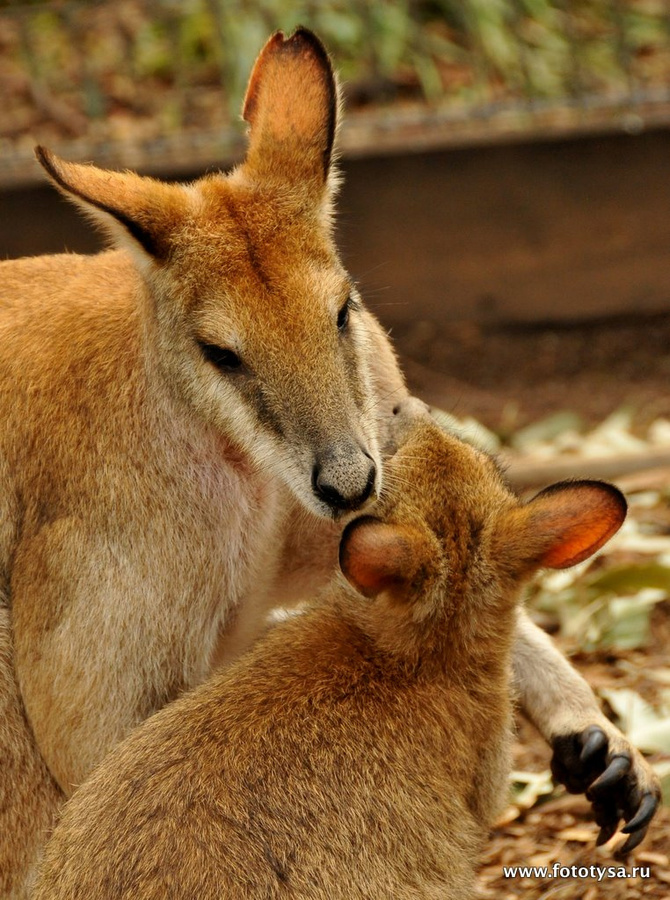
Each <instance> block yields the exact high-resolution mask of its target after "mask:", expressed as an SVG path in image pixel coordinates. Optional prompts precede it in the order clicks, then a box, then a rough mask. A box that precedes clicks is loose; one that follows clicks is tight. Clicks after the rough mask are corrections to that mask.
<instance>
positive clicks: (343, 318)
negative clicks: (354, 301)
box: [337, 297, 351, 331]
mask: <svg viewBox="0 0 670 900" xmlns="http://www.w3.org/2000/svg"><path fill="white" fill-rule="evenodd" d="M350 309H351V297H347V299H346V302H345V303H344V306H342V308H341V309H340V311H339V313H338V314H337V330H338V331H344V329H345V328H346V327H347V325H348V324H349V310H350Z"/></svg>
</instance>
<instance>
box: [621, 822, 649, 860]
mask: <svg viewBox="0 0 670 900" xmlns="http://www.w3.org/2000/svg"><path fill="white" fill-rule="evenodd" d="M646 833H647V828H646V826H645V827H644V828H641V829H640V830H639V831H636V832H635V833H634V834H631V835H629V837H628V840H627V841H626V843H625V844H624V845H623V847H621V848H620V849H619V850H617V852H616V854H615V856H617V857H622V856H626V855H627V854H628V853H630V851H631V850H634V849H635V848H636V847H637V845H638V844H641V843H642V841H643V840H644V836H645V835H646Z"/></svg>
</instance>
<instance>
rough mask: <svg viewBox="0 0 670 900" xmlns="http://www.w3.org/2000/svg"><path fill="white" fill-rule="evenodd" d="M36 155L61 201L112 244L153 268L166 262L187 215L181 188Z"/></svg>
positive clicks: (43, 153) (47, 153)
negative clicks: (132, 251)
mask: <svg viewBox="0 0 670 900" xmlns="http://www.w3.org/2000/svg"><path fill="white" fill-rule="evenodd" d="M35 155H36V156H37V159H38V161H39V162H40V164H41V165H42V166H43V167H44V169H45V170H46V172H47V174H48V175H49V176H50V177H51V179H52V180H53V181H54V182H55V184H56V186H57V187H58V188H59V189H60V190H61V191H62V192H63V193H64V194H65V196H66V197H68V198H69V199H70V200H73V201H74V202H75V203H77V205H78V206H79V207H81V208H82V209H83V210H84V212H85V213H87V214H88V215H90V216H91V217H92V218H93V219H94V220H95V222H96V223H97V224H100V225H102V226H103V228H104V229H105V230H106V231H107V232H108V233H109V234H110V235H111V237H112V238H113V239H114V240H115V242H116V243H126V244H130V246H131V247H132V248H133V249H136V248H137V247H140V248H141V249H142V250H143V251H144V253H145V254H147V255H148V256H149V257H151V258H152V259H153V260H155V261H157V262H161V261H163V260H165V259H167V257H168V256H169V253H170V249H171V246H172V236H173V235H174V233H175V231H176V230H177V229H178V228H179V226H180V225H181V224H182V222H183V220H184V218H185V216H186V212H187V209H188V194H187V193H186V191H185V190H184V188H183V186H182V185H176V184H167V183H165V182H162V181H157V180H156V179H154V178H146V177H143V176H141V175H136V174H135V173H134V172H112V171H108V170H106V169H99V168H97V167H96V166H93V165H85V164H81V163H72V162H66V161H65V160H64V159H60V158H59V157H58V156H56V154H55V153H52V152H51V151H49V150H47V149H46V148H45V147H36V148H35Z"/></svg>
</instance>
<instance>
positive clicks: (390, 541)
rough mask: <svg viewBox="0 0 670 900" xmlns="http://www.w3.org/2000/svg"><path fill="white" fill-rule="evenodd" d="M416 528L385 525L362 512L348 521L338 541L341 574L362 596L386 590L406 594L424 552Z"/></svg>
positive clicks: (394, 593)
mask: <svg viewBox="0 0 670 900" xmlns="http://www.w3.org/2000/svg"><path fill="white" fill-rule="evenodd" d="M425 548H426V542H425V541H424V540H423V538H422V535H421V534H420V532H418V531H416V530H415V529H412V528H407V527H401V526H399V525H387V524H385V523H384V522H380V521H379V520H378V519H374V518H371V517H369V516H364V517H363V518H361V519H356V520H355V521H353V522H350V523H349V525H347V527H346V528H345V529H344V534H343V535H342V540H341V542H340V568H341V569H342V574H343V575H344V577H345V578H346V579H347V581H349V583H350V584H352V585H353V586H354V587H355V588H356V590H357V591H359V592H360V593H361V594H363V596H365V597H376V596H377V595H378V594H380V593H381V592H382V591H389V592H390V593H391V594H392V595H393V596H394V598H396V599H404V598H406V597H407V595H408V592H409V588H410V585H411V583H412V581H413V580H414V578H415V576H416V573H417V571H418V569H419V567H420V566H421V564H422V562H423V559H424V557H425V555H426V550H425Z"/></svg>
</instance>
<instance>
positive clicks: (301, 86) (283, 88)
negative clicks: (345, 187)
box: [242, 28, 337, 191]
mask: <svg viewBox="0 0 670 900" xmlns="http://www.w3.org/2000/svg"><path fill="white" fill-rule="evenodd" d="M242 115H243V117H244V119H245V120H246V121H247V122H248V123H249V125H250V129H249V149H248V152H247V157H246V162H245V168H246V169H247V170H248V171H250V172H252V173H254V174H255V175H256V176H258V177H261V178H266V179H270V180H272V181H275V180H276V181H280V182H284V183H289V184H298V183H299V184H301V186H303V187H308V186H309V185H310V184H311V186H312V187H313V189H314V190H316V191H321V189H322V188H323V187H324V185H325V182H326V179H327V177H328V172H329V170H330V163H331V156H332V152H333V141H334V138H335V127H336V124H337V86H336V83H335V77H334V75H333V70H332V67H331V65H330V60H329V58H328V53H327V52H326V50H325V48H324V46H323V44H322V43H321V42H320V41H319V39H318V38H317V37H316V36H315V35H314V34H312V32H311V31H308V30H307V29H306V28H298V29H297V30H296V31H295V32H294V33H293V34H292V35H291V36H290V37H289V38H286V37H284V35H283V34H282V32H281V31H278V32H276V33H275V34H273V35H272V37H271V38H270V39H269V41H268V42H267V43H266V45H265V46H264V47H263V49H262V50H261V52H260V54H259V56H258V59H257V60H256V63H255V65H254V68H253V71H252V73H251V77H250V79H249V85H248V87H247V93H246V97H245V100H244V107H243V110H242Z"/></svg>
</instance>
